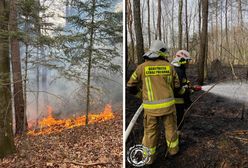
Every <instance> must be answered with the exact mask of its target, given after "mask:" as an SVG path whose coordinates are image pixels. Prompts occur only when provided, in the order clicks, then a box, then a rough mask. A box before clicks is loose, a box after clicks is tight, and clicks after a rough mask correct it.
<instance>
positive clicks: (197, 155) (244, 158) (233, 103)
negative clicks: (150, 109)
mask: <svg viewBox="0 0 248 168" xmlns="http://www.w3.org/2000/svg"><path fill="white" fill-rule="evenodd" d="M195 70H196V69H191V70H190V71H191V72H192V71H193V72H195ZM235 70H236V75H237V76H238V77H240V78H244V77H246V70H247V69H246V68H243V69H242V68H240V67H238V68H236V69H235ZM191 74H192V73H191ZM194 74H196V73H194ZM219 74H222V75H221V76H218V74H217V73H215V71H213V73H210V74H209V80H208V82H209V83H214V82H216V81H218V80H232V79H233V77H232V75H231V74H232V73H231V71H230V70H229V69H226V70H225V69H222V70H221V72H220V73H219ZM189 78H190V80H191V81H193V84H194V83H195V82H196V76H192V75H191V76H189ZM243 82H247V81H246V79H244V80H243ZM195 84H196V83H195ZM203 93H204V91H200V92H197V93H195V94H193V95H192V100H193V101H194V100H195V99H196V98H197V97H198V96H200V95H201V94H203ZM126 103H127V104H126V107H127V109H126V126H127V125H128V123H129V122H130V120H131V118H132V116H133V114H134V113H135V111H136V110H137V109H138V106H139V104H140V101H138V100H137V99H135V98H134V97H133V96H131V95H127V101H126ZM142 115H143V114H141V116H140V117H139V119H138V121H137V123H136V125H135V126H134V129H133V130H132V133H131V134H130V137H129V138H128V141H127V144H126V152H127V150H128V149H129V148H130V147H132V146H133V145H135V144H140V143H141V140H142V136H143V124H142V122H143V121H142V120H143V117H142ZM160 128H161V129H160V130H161V134H160V139H159V144H158V150H157V153H158V157H157V160H156V161H155V163H154V164H153V165H152V167H154V168H165V167H168V168H180V167H183V168H192V167H196V168H198V167H199V168H204V167H205V168H208V167H209V168H212V167H219V168H233V167H234V168H236V167H237V168H246V167H248V106H247V103H246V104H245V103H241V102H239V101H237V100H235V99H228V98H224V97H221V96H218V95H214V94H211V93H208V94H206V95H204V96H203V97H202V98H201V99H199V101H197V103H196V104H194V105H193V106H192V108H191V110H189V111H188V113H187V114H186V117H185V123H184V126H183V130H182V133H183V134H182V136H181V137H180V152H179V153H178V154H177V155H176V156H174V157H166V158H165V153H166V145H165V138H164V130H163V128H162V126H161V123H160ZM126 165H127V166H126V167H127V168H131V167H133V166H131V165H130V164H129V163H128V162H127V161H126Z"/></svg>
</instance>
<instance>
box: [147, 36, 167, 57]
mask: <svg viewBox="0 0 248 168" xmlns="http://www.w3.org/2000/svg"><path fill="white" fill-rule="evenodd" d="M160 56H163V57H167V56H168V54H167V48H166V45H165V44H164V43H163V42H162V41H160V40H155V41H153V42H152V45H151V47H150V50H149V51H148V52H147V53H145V54H144V55H143V57H148V58H158V57H160Z"/></svg>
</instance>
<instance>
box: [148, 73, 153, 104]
mask: <svg viewBox="0 0 248 168" xmlns="http://www.w3.org/2000/svg"><path fill="white" fill-rule="evenodd" d="M148 83H149V86H150V91H151V98H152V101H153V100H154V96H153V91H152V83H151V78H150V77H149V78H148Z"/></svg>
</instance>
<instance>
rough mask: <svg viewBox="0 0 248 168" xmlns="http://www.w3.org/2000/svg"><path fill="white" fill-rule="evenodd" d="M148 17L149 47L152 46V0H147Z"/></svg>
mask: <svg viewBox="0 0 248 168" xmlns="http://www.w3.org/2000/svg"><path fill="white" fill-rule="evenodd" d="M147 15H148V16H147V17H148V21H147V24H148V29H147V34H148V44H149V48H150V46H151V27H150V0H147Z"/></svg>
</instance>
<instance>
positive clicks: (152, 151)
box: [149, 147, 156, 155]
mask: <svg viewBox="0 0 248 168" xmlns="http://www.w3.org/2000/svg"><path fill="white" fill-rule="evenodd" d="M149 150H150V153H151V155H154V154H155V152H156V147H153V148H149Z"/></svg>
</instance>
